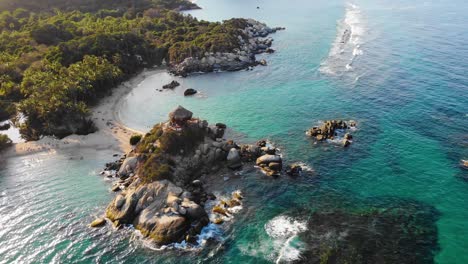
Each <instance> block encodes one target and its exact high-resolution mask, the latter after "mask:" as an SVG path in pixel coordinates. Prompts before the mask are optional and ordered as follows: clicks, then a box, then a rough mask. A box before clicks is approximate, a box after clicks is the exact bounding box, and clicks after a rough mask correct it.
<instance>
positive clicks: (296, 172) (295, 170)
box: [286, 164, 302, 177]
mask: <svg viewBox="0 0 468 264" xmlns="http://www.w3.org/2000/svg"><path fill="white" fill-rule="evenodd" d="M301 173H302V167H301V166H300V165H298V164H292V165H289V166H288V167H287V168H286V174H287V175H289V176H292V177H297V176H300V175H301Z"/></svg>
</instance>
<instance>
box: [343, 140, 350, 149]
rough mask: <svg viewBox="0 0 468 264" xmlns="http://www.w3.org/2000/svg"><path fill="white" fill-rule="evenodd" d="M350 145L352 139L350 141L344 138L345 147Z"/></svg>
mask: <svg viewBox="0 0 468 264" xmlns="http://www.w3.org/2000/svg"><path fill="white" fill-rule="evenodd" d="M349 145H351V141H349V140H348V139H343V147H345V148H346V147H349Z"/></svg>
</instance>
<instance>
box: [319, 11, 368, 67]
mask: <svg viewBox="0 0 468 264" xmlns="http://www.w3.org/2000/svg"><path fill="white" fill-rule="evenodd" d="M337 31H338V33H337V36H336V39H335V41H334V43H333V46H332V48H331V49H330V52H329V54H328V57H327V58H326V59H325V61H324V62H323V63H322V64H321V66H320V72H322V73H324V74H328V75H341V74H343V73H346V72H351V71H353V70H354V67H353V64H354V61H355V59H356V58H357V57H358V56H361V55H363V54H364V51H363V49H362V45H363V44H364V37H365V34H366V27H365V22H364V17H363V15H362V12H361V9H360V8H359V7H358V6H356V5H354V4H352V3H348V6H347V8H346V12H345V16H344V18H343V19H342V20H340V21H339V22H338V29H337Z"/></svg>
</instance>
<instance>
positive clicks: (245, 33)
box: [169, 19, 285, 77]
mask: <svg viewBox="0 0 468 264" xmlns="http://www.w3.org/2000/svg"><path fill="white" fill-rule="evenodd" d="M236 20H237V22H238V24H240V25H241V26H239V32H238V35H237V37H234V38H233V39H232V40H231V41H232V42H233V43H230V45H231V46H232V47H235V48H233V49H230V50H227V51H225V52H205V53H203V54H199V55H197V56H190V57H187V58H185V59H184V60H183V61H182V62H180V63H171V65H170V67H169V71H170V72H171V73H173V74H175V75H180V76H184V77H185V76H188V75H189V74H190V73H199V72H213V71H238V70H242V69H249V68H250V67H253V66H257V65H263V66H266V65H267V62H266V61H265V60H260V61H257V60H256V58H255V55H256V54H260V53H273V52H274V51H275V50H274V49H272V48H271V46H272V43H273V39H272V38H268V35H270V34H272V33H275V32H277V31H278V30H284V29H285V28H282V27H276V28H270V27H268V26H267V25H266V24H264V23H261V22H259V21H256V20H253V19H236Z"/></svg>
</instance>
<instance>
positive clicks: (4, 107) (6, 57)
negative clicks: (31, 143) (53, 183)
mask: <svg viewBox="0 0 468 264" xmlns="http://www.w3.org/2000/svg"><path fill="white" fill-rule="evenodd" d="M87 3H89V5H88V4H87ZM0 6H1V7H2V8H3V10H5V11H3V12H2V13H0V31H1V33H0V120H4V119H7V118H9V117H12V116H14V115H15V114H16V113H22V114H23V115H24V117H25V118H24V120H25V121H24V122H23V124H22V126H21V127H20V131H21V133H22V135H23V137H24V138H26V139H28V140H35V139H38V138H39V137H40V136H42V135H55V136H58V137H63V136H66V135H69V134H72V133H77V134H87V133H90V132H93V131H94V130H95V129H94V126H93V124H92V122H91V121H90V120H89V106H90V105H92V104H94V103H96V102H97V101H98V99H99V98H100V97H102V96H104V95H106V94H108V93H109V91H110V89H111V88H112V87H115V86H116V85H117V84H119V83H120V82H122V81H123V80H125V79H128V78H129V77H130V76H132V75H133V74H135V73H138V72H139V71H140V70H141V69H143V68H145V67H150V66H153V65H160V64H161V63H162V62H163V61H164V60H165V61H166V62H168V63H178V62H181V61H182V60H183V59H185V58H187V57H189V56H201V55H202V54H204V53H205V52H207V51H209V52H217V51H221V52H224V51H232V49H233V48H238V47H239V45H240V44H239V40H238V36H239V35H241V36H242V37H244V38H246V36H244V35H242V33H241V32H240V30H239V29H240V28H244V27H245V26H246V23H247V22H246V21H245V20H243V19H232V20H228V21H224V22H223V23H211V22H206V21H199V20H197V19H195V18H193V17H191V16H188V15H182V14H180V13H178V12H176V11H174V9H175V10H180V9H185V8H193V7H194V6H193V4H191V3H190V2H187V1H185V0H134V1H123V0H107V1H104V0H98V1H95V0H65V1H61V0H39V1H29V0H21V1H11V0H10V1H6V0H0ZM104 8H105V9H104Z"/></svg>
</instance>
